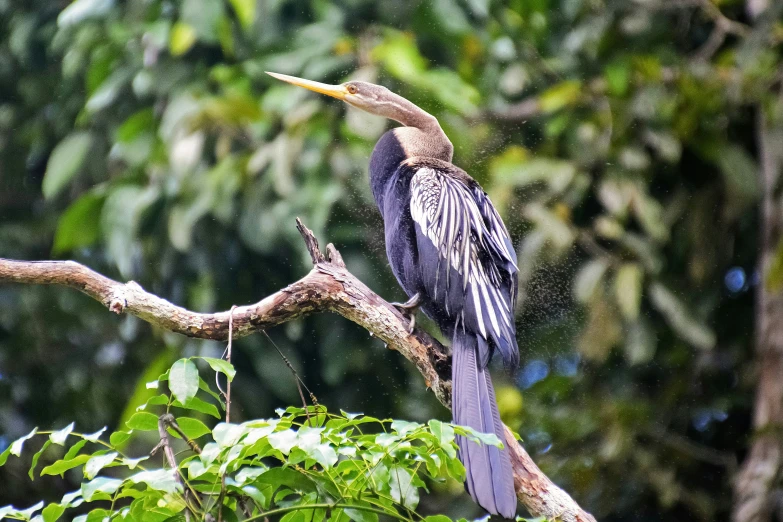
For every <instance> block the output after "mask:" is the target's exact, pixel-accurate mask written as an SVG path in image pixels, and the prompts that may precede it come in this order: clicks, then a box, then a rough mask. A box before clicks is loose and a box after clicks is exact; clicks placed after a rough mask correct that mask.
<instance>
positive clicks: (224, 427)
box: [212, 422, 247, 448]
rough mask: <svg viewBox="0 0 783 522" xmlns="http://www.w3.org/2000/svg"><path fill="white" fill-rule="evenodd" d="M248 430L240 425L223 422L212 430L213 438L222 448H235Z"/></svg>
mask: <svg viewBox="0 0 783 522" xmlns="http://www.w3.org/2000/svg"><path fill="white" fill-rule="evenodd" d="M246 431H247V428H245V426H242V425H239V424H230V423H225V422H221V423H219V424H218V425H217V426H215V427H214V429H213V430H212V437H213V438H214V439H215V442H217V443H218V444H219V445H220V446H222V447H224V448H227V447H229V446H233V445H234V444H236V443H237V441H239V439H240V437H242V435H244V434H245V432H246Z"/></svg>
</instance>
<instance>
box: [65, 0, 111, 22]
mask: <svg viewBox="0 0 783 522" xmlns="http://www.w3.org/2000/svg"><path fill="white" fill-rule="evenodd" d="M112 7H114V0H74V2H72V3H71V4H70V5H68V6H67V7H66V8H65V9H63V10H62V11H60V14H59V16H58V17H57V24H58V25H59V26H60V27H68V26H72V25H76V24H78V23H80V22H83V21H84V20H88V19H90V18H100V17H103V16H106V15H107V14H108V13H109V11H111V8H112Z"/></svg>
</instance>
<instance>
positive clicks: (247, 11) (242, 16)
mask: <svg viewBox="0 0 783 522" xmlns="http://www.w3.org/2000/svg"><path fill="white" fill-rule="evenodd" d="M230 2H231V7H233V8H234V12H235V13H236V14H237V18H238V19H239V23H240V24H242V27H244V28H245V29H248V28H249V27H250V26H251V25H253V22H254V21H255V19H256V2H257V0H230Z"/></svg>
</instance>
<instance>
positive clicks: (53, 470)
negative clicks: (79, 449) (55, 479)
mask: <svg viewBox="0 0 783 522" xmlns="http://www.w3.org/2000/svg"><path fill="white" fill-rule="evenodd" d="M91 458H92V455H77V456H75V457H73V458H71V459H68V460H65V459H63V460H58V461H57V462H55V463H54V464H52V465H50V466H46V467H45V468H44V469H42V470H41V475H62V474H63V473H65V472H66V471H68V470H69V469H73V468H76V467H79V466H81V465H82V464H84V463H86V462H87V461H88V460H90V459H91Z"/></svg>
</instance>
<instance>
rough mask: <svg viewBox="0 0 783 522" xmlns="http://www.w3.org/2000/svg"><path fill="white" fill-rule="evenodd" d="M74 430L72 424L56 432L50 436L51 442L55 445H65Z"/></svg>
mask: <svg viewBox="0 0 783 522" xmlns="http://www.w3.org/2000/svg"><path fill="white" fill-rule="evenodd" d="M73 428H74V423H73V422H72V423H70V424H69V425H67V426H66V427H64V428H63V429H61V430H58V431H55V432H53V433H52V434H51V435H49V440H51V441H52V442H53V443H54V444H57V445H59V446H63V445H64V444H65V440H66V439H67V438H68V435H70V434H71V432H72V431H73Z"/></svg>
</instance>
